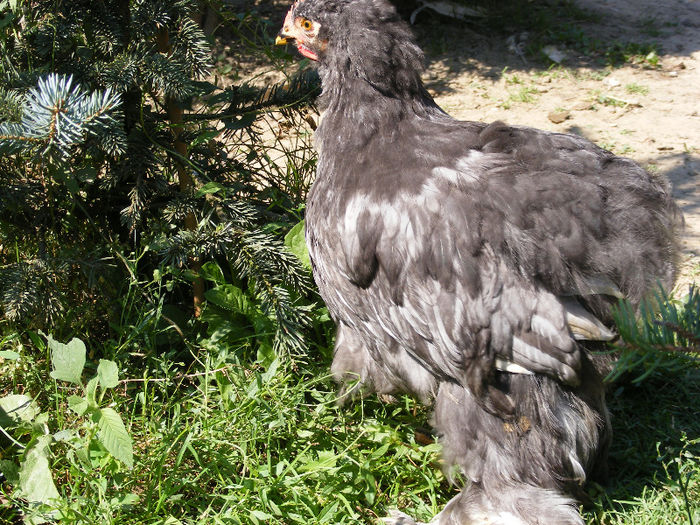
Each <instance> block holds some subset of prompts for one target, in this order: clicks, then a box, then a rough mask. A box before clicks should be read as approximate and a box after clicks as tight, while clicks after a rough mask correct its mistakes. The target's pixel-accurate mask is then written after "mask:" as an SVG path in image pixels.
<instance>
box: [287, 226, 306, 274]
mask: <svg viewBox="0 0 700 525" xmlns="http://www.w3.org/2000/svg"><path fill="white" fill-rule="evenodd" d="M304 227H305V222H304V221H299V222H298V223H297V224H296V225H295V226H294V227H293V228H292V229H291V230H289V232H287V235H285V236H284V245H285V246H286V247H287V248H288V249H289V251H290V252H292V253H293V254H294V255H296V256H297V257H298V258H299V260H300V261H301V262H302V263H304V265H305V266H306V267H307V268H311V259H310V258H309V250H308V249H307V248H306V238H305V237H304Z"/></svg>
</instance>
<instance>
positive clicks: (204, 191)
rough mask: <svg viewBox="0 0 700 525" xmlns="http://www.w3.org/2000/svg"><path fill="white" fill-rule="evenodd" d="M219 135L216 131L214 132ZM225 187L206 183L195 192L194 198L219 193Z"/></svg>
mask: <svg viewBox="0 0 700 525" xmlns="http://www.w3.org/2000/svg"><path fill="white" fill-rule="evenodd" d="M216 133H217V134H218V133H219V132H218V131H217V132H216ZM225 189H226V186H224V185H223V184H219V183H218V182H207V183H206V184H205V185H204V186H202V187H201V188H199V190H197V193H196V196H197V197H201V196H203V195H208V194H210V193H217V192H219V191H222V190H225Z"/></svg>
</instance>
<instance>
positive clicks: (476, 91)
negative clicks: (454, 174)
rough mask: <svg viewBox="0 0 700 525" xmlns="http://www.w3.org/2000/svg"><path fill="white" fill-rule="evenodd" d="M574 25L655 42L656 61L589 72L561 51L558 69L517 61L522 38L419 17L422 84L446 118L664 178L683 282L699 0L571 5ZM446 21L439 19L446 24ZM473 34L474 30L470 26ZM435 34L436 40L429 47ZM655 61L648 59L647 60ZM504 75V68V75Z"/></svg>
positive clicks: (590, 63)
mask: <svg viewBox="0 0 700 525" xmlns="http://www.w3.org/2000/svg"><path fill="white" fill-rule="evenodd" d="M577 4H578V5H579V6H580V7H582V8H583V9H585V10H586V11H590V12H592V13H595V14H597V15H598V16H597V20H596V21H595V22H587V23H584V24H582V25H581V26H580V27H581V29H583V31H584V34H585V35H586V36H587V37H590V38H596V39H598V40H601V41H603V42H609V43H613V42H634V43H638V44H644V43H651V42H654V43H656V45H657V46H658V50H659V53H658V63H657V64H656V67H653V66H652V64H650V63H649V62H648V61H644V62H645V63H644V64H633V63H628V64H625V65H622V66H619V67H615V68H609V67H605V66H604V65H595V63H594V62H595V61H594V60H591V58H590V57H588V56H582V55H580V54H577V53H576V52H575V51H573V50H570V49H566V48H564V47H557V48H556V50H555V51H556V52H560V53H561V54H563V56H564V58H563V60H562V61H561V64H560V65H556V64H554V63H551V62H550V64H551V66H552V67H551V68H549V67H548V66H547V65H546V62H547V61H538V62H537V63H534V62H532V61H531V60H527V59H525V58H524V57H523V56H520V55H519V54H518V53H517V50H516V48H514V45H513V41H514V40H515V42H516V43H517V42H521V41H523V40H525V41H526V40H527V38H528V37H527V35H523V34H514V35H511V38H510V41H509V40H508V36H507V35H506V36H504V35H502V34H501V35H498V36H494V37H489V36H488V35H485V34H483V32H481V31H479V30H478V27H476V30H474V31H472V30H469V29H466V30H465V29H464V27H463V26H462V27H461V26H460V25H459V24H450V23H442V24H441V25H438V23H439V22H437V21H436V20H435V17H433V16H431V15H428V16H427V17H425V19H423V20H422V19H421V17H422V15H418V19H417V23H416V26H415V29H416V32H417V34H418V36H419V38H420V40H421V41H422V45H423V47H424V49H425V50H426V56H427V59H428V70H427V72H426V74H425V80H426V83H427V86H428V88H429V90H430V91H431V93H432V94H433V96H434V97H435V98H436V100H437V102H438V103H439V104H440V105H441V106H442V107H443V108H444V109H445V110H446V111H447V112H448V113H450V114H451V115H453V116H455V117H456V118H459V119H464V120H484V121H493V120H497V119H498V120H503V121H505V122H508V123H511V124H519V125H528V126H533V127H537V128H542V129H548V130H553V131H563V132H570V133H577V134H579V135H583V136H585V137H587V138H589V139H591V140H593V141H594V142H596V143H597V144H599V145H601V146H603V147H605V148H607V149H610V150H612V151H614V152H615V153H618V154H622V155H625V156H627V157H630V158H632V159H634V160H635V161H637V162H639V163H640V164H642V165H644V166H647V167H648V168H649V169H650V170H651V171H652V172H654V173H660V174H663V175H666V176H667V177H668V178H669V179H670V180H671V183H672V186H673V195H674V197H675V198H676V200H677V202H678V204H679V206H680V207H681V208H682V210H683V213H684V216H685V221H686V230H685V232H684V235H683V239H682V242H683V251H684V269H685V271H684V279H683V281H684V284H685V283H687V282H688V281H691V280H696V278H697V275H696V274H697V273H698V264H700V1H697V0H696V1H693V0H667V1H665V2H658V1H657V0H578V1H577ZM443 20H444V19H443ZM472 27H474V25H473V24H472ZM435 29H439V31H440V38H439V41H438V43H437V45H436V43H435ZM652 62H654V59H653V57H652ZM506 68H507V69H506Z"/></svg>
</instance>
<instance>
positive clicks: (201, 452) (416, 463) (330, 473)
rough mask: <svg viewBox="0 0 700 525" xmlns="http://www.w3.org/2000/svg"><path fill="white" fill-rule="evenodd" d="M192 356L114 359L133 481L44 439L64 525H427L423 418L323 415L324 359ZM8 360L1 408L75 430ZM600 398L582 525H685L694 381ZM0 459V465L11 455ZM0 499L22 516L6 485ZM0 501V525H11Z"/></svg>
mask: <svg viewBox="0 0 700 525" xmlns="http://www.w3.org/2000/svg"><path fill="white" fill-rule="evenodd" d="M199 343H200V344H199V345H198V346H197V347H193V348H195V350H194V351H195V353H194V354H193V355H190V356H185V355H179V356H177V355H169V356H168V355H161V356H156V355H155V354H151V356H150V357H139V356H129V355H128V354H121V355H120V356H119V355H118V356H117V361H118V362H119V364H120V369H121V375H120V377H122V378H124V379H123V380H122V382H121V383H120V385H119V386H118V387H117V388H116V389H114V391H113V392H112V393H111V397H110V398H109V399H108V401H109V403H110V406H112V407H114V408H115V410H117V411H118V412H119V413H120V414H121V415H122V417H123V418H124V419H125V421H126V426H127V429H128V430H129V432H130V434H131V436H132V438H133V443H134V467H133V468H132V469H127V468H125V467H124V466H123V465H121V464H120V463H119V462H117V461H115V460H114V459H110V457H109V456H108V455H105V454H104V451H103V450H101V449H100V446H99V445H98V444H95V443H93V444H92V445H90V446H89V450H87V452H88V455H87V456H85V457H86V458H88V459H82V460H81V459H80V456H79V454H78V453H79V451H80V449H81V447H84V446H85V442H84V441H81V440H80V439H77V440H76V441H74V442H70V441H55V442H54V443H53V444H52V445H51V452H52V464H51V470H52V473H53V477H54V480H55V482H56V485H57V487H58V490H59V493H60V494H61V497H62V504H61V505H60V506H59V507H58V509H59V511H60V512H61V514H62V515H63V516H64V519H63V522H64V523H113V524H137V523H187V524H195V523H226V524H229V523H233V524H239V523H240V524H249V523H253V524H263V523H266V524H267V523H269V524H280V525H281V524H293V523H303V524H322V523H331V524H333V523H339V524H340V523H374V522H376V520H377V518H378V517H381V516H383V515H384V514H386V512H387V511H388V510H389V509H391V508H396V507H398V508H401V509H404V510H406V511H407V512H409V513H411V514H413V515H415V516H417V517H419V518H420V519H425V520H427V519H429V518H430V517H431V516H432V515H433V514H434V513H436V512H437V511H438V510H439V509H440V508H441V507H442V506H443V505H444V504H445V503H446V502H447V501H448V500H449V499H450V498H451V497H452V496H453V495H454V494H455V493H456V491H455V489H454V488H452V487H450V486H449V485H448V483H447V482H446V480H445V478H444V476H443V475H442V473H441V472H440V470H439V446H438V445H427V446H425V445H420V444H418V443H417V442H416V439H415V437H414V432H415V429H416V428H417V427H421V426H425V425H426V421H427V420H428V418H429V413H428V410H427V409H425V408H422V407H420V406H418V405H417V404H416V403H415V401H413V400H411V399H409V398H407V397H402V398H400V399H399V400H398V402H397V403H395V404H385V403H382V402H380V401H379V400H377V399H376V397H374V396H372V397H369V398H366V399H358V400H356V401H354V402H351V403H348V404H347V405H346V406H344V407H338V406H336V393H335V392H336V391H335V386H334V385H333V383H332V381H331V380H330V378H329V376H328V372H327V371H328V367H329V364H330V350H329V348H328V347H323V348H316V349H314V353H313V355H312V356H309V357H310V359H308V362H302V361H297V362H295V363H291V362H290V363H288V364H287V365H280V364H279V362H278V361H272V362H271V363H268V364H267V365H264V364H263V363H262V362H254V361H252V360H251V359H250V357H248V356H246V355H245V354H241V353H240V351H236V350H235V349H231V348H227V347H226V345H221V344H217V343H215V342H212V340H211V339H206V338H203V339H200V341H199ZM88 347H90V345H89V344H88ZM9 349H13V351H16V352H17V353H18V354H19V355H20V358H19V359H16V360H12V361H8V360H5V361H3V362H2V364H0V366H2V367H3V371H4V372H5V373H4V374H3V378H2V392H3V394H4V393H7V392H8V391H10V390H13V391H16V390H17V389H21V390H23V393H25V394H27V395H31V396H32V397H35V399H36V400H37V402H38V403H39V404H40V405H41V408H42V410H43V411H45V412H46V413H47V414H49V415H50V417H49V420H48V423H47V427H46V428H47V430H48V431H49V432H50V433H54V434H55V433H56V432H59V431H61V430H63V431H67V430H69V429H71V428H76V425H77V421H76V417H75V416H74V415H71V412H70V411H69V410H68V409H67V402H68V397H69V396H70V395H72V394H74V393H75V390H74V389H71V388H66V387H65V386H62V385H61V384H60V382H59V383H57V382H55V381H54V380H53V379H51V378H50V377H49V375H48V373H49V371H50V366H49V365H48V362H47V360H46V357H47V354H46V352H45V351H42V352H39V353H37V352H36V349H33V348H31V345H30V344H25V345H22V346H18V340H17V339H14V340H12V341H8V342H6V344H5V346H4V347H3V348H2V350H9ZM94 365H95V363H94V361H93V362H90V360H88V368H91V369H94ZM91 374H92V373H91ZM25 378H26V379H27V381H26V382H24V383H23V382H22V381H24V380H25ZM611 390H612V392H611V395H610V396H609V401H610V409H611V412H612V415H613V425H614V429H615V439H614V442H613V446H612V450H611V454H610V480H609V482H608V483H607V484H606V485H605V486H600V485H596V484H592V485H590V487H589V494H590V495H591V497H592V505H591V506H589V507H588V508H587V509H586V510H585V516H586V519H587V521H588V523H592V524H593V523H600V524H631V523H639V524H649V523H659V524H661V523H669V524H671V523H673V524H697V523H700V463H698V458H699V457H700V440H699V439H698V436H700V418H698V417H697V415H698V414H697V412H698V408H699V407H700V373H699V371H698V370H689V371H685V372H680V373H674V374H672V375H663V374H661V373H657V374H655V375H653V376H652V377H650V378H648V379H647V380H646V381H645V382H642V383H641V384H640V385H635V384H634V383H631V382H629V381H627V382H625V381H623V382H621V383H617V384H615V385H613V386H612V387H611ZM77 428H78V429H79V430H80V432H83V431H84V430H85V429H88V428H89V423H88V424H86V425H84V426H83V427H80V426H78V427H77ZM20 441H22V439H21V438H20ZM25 444H26V442H25ZM2 446H3V459H11V458H12V456H13V454H17V450H15V449H13V448H12V446H8V444H7V443H5V442H3V444H2ZM2 492H3V494H4V498H6V500H7V501H9V502H14V504H15V505H18V506H20V507H23V502H22V501H21V500H20V499H17V498H16V497H15V496H13V495H12V488H11V486H9V485H8V484H7V483H5V484H3V485H2ZM86 494H90V496H87V497H86ZM7 501H6V504H5V507H4V508H3V509H2V510H0V521H2V520H3V519H5V520H6V521H5V522H7V523H13V521H12V519H14V518H12V517H13V516H15V517H16V516H18V513H17V508H16V507H13V506H11V505H9V504H8V503H7ZM25 508H26V507H25ZM691 517H692V518H691Z"/></svg>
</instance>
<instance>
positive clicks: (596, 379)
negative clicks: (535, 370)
mask: <svg viewBox="0 0 700 525" xmlns="http://www.w3.org/2000/svg"><path fill="white" fill-rule="evenodd" d="M581 373H582V385H581V386H579V387H577V388H576V389H575V390H573V389H569V388H565V387H562V386H561V385H560V384H559V383H558V382H557V381H555V380H552V379H550V378H547V377H544V376H527V375H517V374H502V375H501V377H500V388H501V389H502V390H503V391H504V392H505V393H506V394H507V395H508V396H510V397H511V398H512V399H513V402H514V404H515V406H516V410H517V414H516V416H515V417H514V418H512V419H509V420H503V419H501V418H499V417H497V416H495V415H493V414H491V413H489V412H487V411H485V410H484V409H483V408H482V407H481V405H480V404H479V403H478V402H477V400H476V399H475V398H474V397H473V396H472V394H471V393H470V392H469V391H468V390H467V389H465V388H463V387H462V386H460V385H456V384H454V383H442V384H441V385H440V390H439V392H438V396H437V399H436V404H435V421H434V424H435V427H436V429H437V431H438V433H439V435H441V440H442V443H443V447H444V448H443V455H444V458H445V462H446V468H447V473H448V475H449V473H450V469H451V468H452V467H453V466H457V467H459V468H460V469H461V470H462V472H463V473H464V474H465V476H466V477H467V478H468V479H469V480H470V481H469V482H468V486H467V487H465V490H464V491H463V492H462V493H461V494H460V495H459V496H457V497H456V498H454V499H453V500H452V501H451V502H450V503H449V504H448V505H447V507H446V508H445V510H443V512H441V513H440V516H439V520H438V522H437V523H438V524H439V525H471V524H489V525H491V524H493V525H506V524H507V525H511V524H517V525H550V524H551V525H555V524H556V525H582V524H583V521H582V520H581V517H580V515H579V513H578V510H577V505H576V500H575V497H576V495H577V494H578V493H580V492H581V491H582V487H583V483H584V482H585V480H586V477H587V475H588V474H589V473H590V472H591V471H593V470H594V469H595V468H596V467H597V464H599V463H600V462H601V461H603V460H604V458H603V457H601V456H603V455H604V454H605V451H606V450H607V443H608V441H609V439H610V425H609V420H608V416H607V410H606V408H605V401H604V391H603V385H602V381H601V378H600V376H599V375H598V373H597V372H596V371H595V369H594V367H593V366H592V365H591V364H590V362H588V360H585V362H584V364H583V369H582V372H581Z"/></svg>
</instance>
